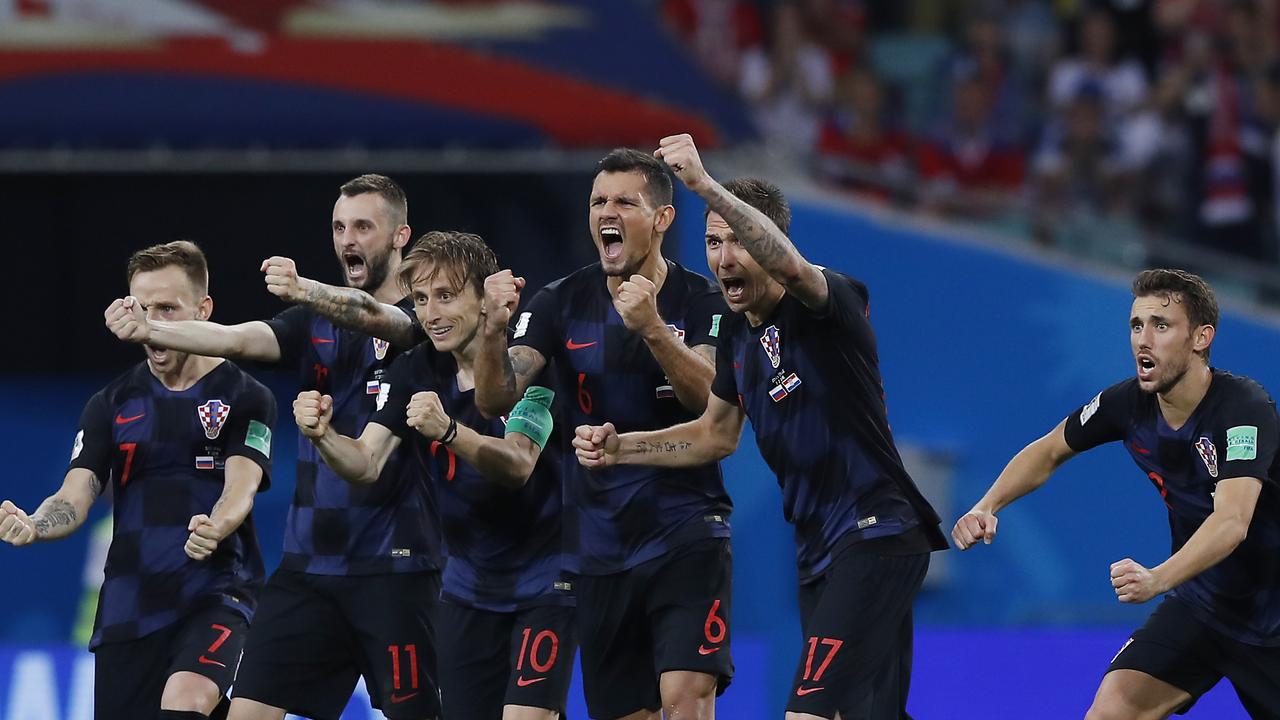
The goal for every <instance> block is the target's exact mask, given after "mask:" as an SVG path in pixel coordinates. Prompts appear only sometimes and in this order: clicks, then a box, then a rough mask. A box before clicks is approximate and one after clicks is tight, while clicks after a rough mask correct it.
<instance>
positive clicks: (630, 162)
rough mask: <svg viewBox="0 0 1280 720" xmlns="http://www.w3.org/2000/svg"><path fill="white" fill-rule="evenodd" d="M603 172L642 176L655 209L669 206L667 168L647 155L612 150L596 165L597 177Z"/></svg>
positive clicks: (669, 194) (620, 149)
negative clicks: (632, 173) (631, 173)
mask: <svg viewBox="0 0 1280 720" xmlns="http://www.w3.org/2000/svg"><path fill="white" fill-rule="evenodd" d="M605 172H608V173H622V172H638V173H640V174H641V175H644V182H645V186H646V189H647V190H648V192H649V200H650V202H652V203H653V204H654V206H655V207H661V206H663V205H670V204H671V198H672V187H671V176H670V175H668V174H667V166H666V165H665V164H663V162H662V161H661V160H659V159H658V158H656V157H654V156H652V155H650V154H649V153H645V152H640V151H639V150H634V149H632V148H614V149H613V150H610V151H609V154H608V155H605V156H604V157H603V158H601V159H600V162H599V163H598V164H597V165H596V174H597V175H599V174H600V173H605Z"/></svg>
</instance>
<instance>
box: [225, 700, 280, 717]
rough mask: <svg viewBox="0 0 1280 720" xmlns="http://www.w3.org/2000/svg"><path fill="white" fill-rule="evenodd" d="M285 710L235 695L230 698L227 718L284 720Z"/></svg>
mask: <svg viewBox="0 0 1280 720" xmlns="http://www.w3.org/2000/svg"><path fill="white" fill-rule="evenodd" d="M284 716H285V710H284V708H279V707H276V706H274V705H268V704H266V703H262V702H258V701H257V700H250V699H249V698H243V697H237V698H233V699H232V700H231V710H230V712H229V713H228V714H227V720H284Z"/></svg>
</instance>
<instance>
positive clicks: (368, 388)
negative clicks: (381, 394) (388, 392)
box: [364, 380, 382, 395]
mask: <svg viewBox="0 0 1280 720" xmlns="http://www.w3.org/2000/svg"><path fill="white" fill-rule="evenodd" d="M381 386H382V383H381V382H379V381H377V380H370V381H368V382H366V383H365V384H364V394H365V395H377V394H378V390H379V389H380V388H381Z"/></svg>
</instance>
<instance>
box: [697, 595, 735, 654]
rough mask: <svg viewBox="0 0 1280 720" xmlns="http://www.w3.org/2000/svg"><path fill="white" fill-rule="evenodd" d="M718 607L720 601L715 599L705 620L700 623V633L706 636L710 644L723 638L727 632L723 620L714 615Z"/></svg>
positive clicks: (727, 629)
mask: <svg viewBox="0 0 1280 720" xmlns="http://www.w3.org/2000/svg"><path fill="white" fill-rule="evenodd" d="M719 609H720V601H719V600H716V601H714V602H712V603H711V610H710V611H709V612H708V613H707V621H706V622H705V623H703V625H702V634H703V635H706V636H707V642H709V643H711V644H712V645H714V644H716V643H718V642H720V641H722V640H724V636H725V634H726V633H728V632H729V628H728V626H726V625H725V624H724V620H721V619H720V616H719V615H716V611H717V610H719Z"/></svg>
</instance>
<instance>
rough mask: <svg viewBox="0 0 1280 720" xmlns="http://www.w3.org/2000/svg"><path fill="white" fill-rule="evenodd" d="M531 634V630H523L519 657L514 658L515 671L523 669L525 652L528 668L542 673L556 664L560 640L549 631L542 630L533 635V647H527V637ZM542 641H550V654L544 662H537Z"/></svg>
mask: <svg viewBox="0 0 1280 720" xmlns="http://www.w3.org/2000/svg"><path fill="white" fill-rule="evenodd" d="M532 633H533V628H525V629H524V632H523V633H522V635H523V636H524V640H522V641H520V656H519V657H518V658H516V670H523V669H524V657H525V651H528V653H529V666H530V667H532V668H533V671H534V672H540V673H544V672H546V671H548V670H550V669H551V668H552V666H554V665H555V664H556V656H557V655H559V654H560V638H559V637H557V636H556V634H555V632H553V631H551V630H543V631H542V632H540V633H538V634H537V635H534V637H533V646H532V647H530V646H529V635H531V634H532ZM543 640H550V641H551V653H550V654H549V655H548V656H547V660H546V662H538V653H539V651H538V648H540V647H542V641H543Z"/></svg>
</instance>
